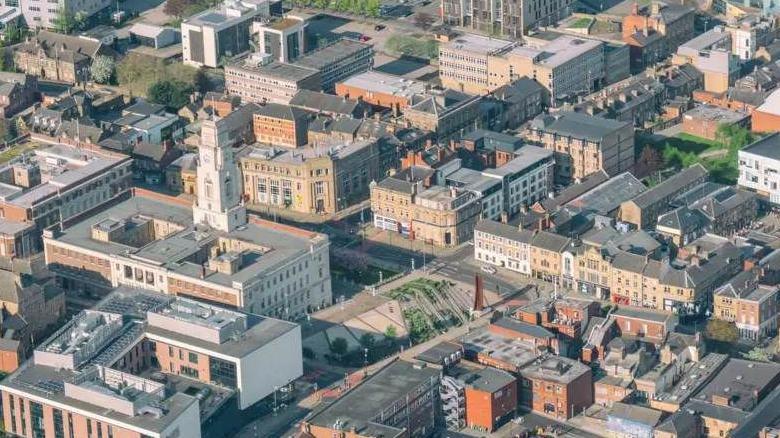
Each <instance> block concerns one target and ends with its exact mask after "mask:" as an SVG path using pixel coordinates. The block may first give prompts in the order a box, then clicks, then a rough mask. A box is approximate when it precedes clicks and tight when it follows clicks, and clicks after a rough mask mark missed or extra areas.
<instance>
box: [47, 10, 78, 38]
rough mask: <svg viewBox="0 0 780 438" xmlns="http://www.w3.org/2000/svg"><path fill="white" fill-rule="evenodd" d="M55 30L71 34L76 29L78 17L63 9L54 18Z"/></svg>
mask: <svg viewBox="0 0 780 438" xmlns="http://www.w3.org/2000/svg"><path fill="white" fill-rule="evenodd" d="M52 24H54V30H56V31H57V32H59V33H70V32H71V31H72V30H73V28H74V27H76V17H75V16H74V15H73V14H71V13H70V12H69V11H67V10H66V9H64V8H62V9H61V10H60V11H59V12H58V13H57V16H55V17H54V20H53V23H52Z"/></svg>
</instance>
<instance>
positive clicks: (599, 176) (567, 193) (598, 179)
mask: <svg viewBox="0 0 780 438" xmlns="http://www.w3.org/2000/svg"><path fill="white" fill-rule="evenodd" d="M608 179H609V174H607V172H605V171H603V170H601V171H599V172H596V173H594V174H592V175H590V176H588V177H587V178H585V179H583V180H582V181H580V183H579V184H572V185H570V186H569V187H566V188H565V189H563V190H561V192H560V193H558V195H557V196H555V197H554V198H546V199H544V200H542V201H540V202H539V203H540V204H541V205H542V207H543V208H544V209H545V211H554V210H555V209H557V208H558V207H560V206H561V205H563V204H566V203H567V202H569V201H571V200H572V199H574V198H576V197H578V196H580V195H582V194H583V193H587V192H588V191H590V190H593V188H594V187H596V186H598V185H599V184H602V183H603V182H605V181H606V180H608Z"/></svg>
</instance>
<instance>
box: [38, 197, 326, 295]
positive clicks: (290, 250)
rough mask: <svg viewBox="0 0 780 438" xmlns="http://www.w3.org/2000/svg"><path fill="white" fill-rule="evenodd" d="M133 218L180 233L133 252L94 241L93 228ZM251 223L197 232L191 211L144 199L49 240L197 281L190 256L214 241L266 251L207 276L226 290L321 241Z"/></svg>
mask: <svg viewBox="0 0 780 438" xmlns="http://www.w3.org/2000/svg"><path fill="white" fill-rule="evenodd" d="M133 217H142V218H151V219H158V220H163V221H166V222H172V223H175V224H177V225H179V226H180V227H181V228H182V229H181V231H178V232H175V233H172V234H170V235H169V236H167V237H165V238H163V239H158V240H154V241H152V242H149V243H148V244H146V245H144V246H142V247H140V248H135V247H132V246H129V245H125V244H122V243H119V242H115V241H114V242H111V241H109V242H106V241H100V240H95V239H93V238H92V226H93V225H95V224H98V223H100V222H103V221H105V220H107V219H110V220H124V219H128V218H133ZM259 223H261V224H262V225H259V224H258V223H255V222H253V221H250V222H249V223H247V224H246V225H245V226H242V227H239V229H236V230H235V231H233V232H230V233H223V232H220V231H216V230H205V229H201V228H198V227H196V226H195V225H194V224H193V220H192V209H191V208H188V207H184V206H182V205H177V204H174V203H170V202H165V201H164V200H157V199H152V198H148V197H144V196H142V195H139V196H132V197H129V198H128V199H124V200H118V201H117V202H115V203H114V204H113V205H110V206H108V207H106V208H104V209H103V210H102V211H100V212H97V213H95V214H94V215H92V216H90V217H88V218H85V219H83V220H81V221H79V222H76V223H74V224H72V225H71V226H68V227H67V228H65V229H64V230H63V231H62V232H61V233H60V234H59V235H58V236H57V237H55V238H54V239H53V240H56V241H58V242H63V243H68V244H71V245H75V246H77V247H80V248H84V249H88V250H92V251H97V252H99V253H102V254H106V255H113V256H118V257H128V258H131V259H135V260H140V261H146V262H147V263H152V264H155V265H158V266H161V267H164V268H166V269H167V270H168V271H169V272H173V273H177V274H179V275H184V276H186V277H191V278H197V279H200V274H201V269H202V268H201V265H199V264H196V263H193V262H191V261H189V256H190V255H192V254H194V253H195V252H197V251H199V250H200V248H202V247H203V246H204V245H208V244H209V243H210V242H213V241H214V240H215V239H218V238H229V239H236V240H239V241H245V242H248V243H251V244H254V245H257V246H259V247H263V248H266V249H267V250H266V251H265V252H263V253H262V254H260V255H259V256H257V257H251V258H250V257H245V259H246V260H245V261H246V263H245V266H243V267H242V268H241V269H239V270H238V271H237V272H235V273H233V274H226V273H221V272H217V271H211V270H207V272H206V276H205V278H203V281H206V282H210V283H214V284H217V285H220V286H224V287H230V288H232V287H234V282H238V283H245V282H248V281H250V280H252V279H254V278H257V277H258V276H260V275H263V274H264V273H267V272H269V271H273V270H274V269H275V268H277V267H278V266H281V265H283V264H284V263H285V262H286V261H287V260H290V259H291V258H294V257H296V256H299V255H303V254H305V253H307V252H308V251H309V249H310V247H311V245H312V244H315V243H318V242H320V241H325V240H326V238H325V236H323V235H320V234H317V233H293V232H290V231H287V229H286V228H285V227H280V226H276V225H273V226H272V223H270V222H269V223H268V225H265V222H259Z"/></svg>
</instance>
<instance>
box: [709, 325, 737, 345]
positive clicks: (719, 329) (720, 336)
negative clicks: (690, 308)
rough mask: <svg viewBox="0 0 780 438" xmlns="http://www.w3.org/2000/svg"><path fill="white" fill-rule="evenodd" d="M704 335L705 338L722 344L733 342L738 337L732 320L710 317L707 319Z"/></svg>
mask: <svg viewBox="0 0 780 438" xmlns="http://www.w3.org/2000/svg"><path fill="white" fill-rule="evenodd" d="M704 336H705V337H706V338H707V339H710V340H712V341H716V342H722V343H724V344H733V343H735V342H737V339H739V332H738V331H737V326H736V325H734V323H733V322H728V321H723V320H721V319H711V320H709V321H707V328H706V329H705V330H704Z"/></svg>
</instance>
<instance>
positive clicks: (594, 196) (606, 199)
mask: <svg viewBox="0 0 780 438" xmlns="http://www.w3.org/2000/svg"><path fill="white" fill-rule="evenodd" d="M645 190H647V187H645V185H644V184H642V182H641V181H639V180H638V179H636V177H635V176H634V175H633V174H632V173H631V172H623V173H621V174H620V175H616V176H614V177H612V178H610V179H608V180H607V181H605V182H604V183H602V184H599V185H598V186H596V187H594V188H593V190H590V191H588V192H586V193H584V194H582V195H580V196H578V197H576V198H574V199H572V200H571V201H569V202H568V203H566V206H567V207H576V208H578V209H583V210H588V211H592V212H594V213H597V214H601V215H608V214H610V213H612V212H614V211H615V210H617V209H618V208H619V207H620V204H622V203H623V202H625V201H627V200H629V199H631V198H634V197H635V196H637V195H639V194H640V193H643V192H644V191H645Z"/></svg>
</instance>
